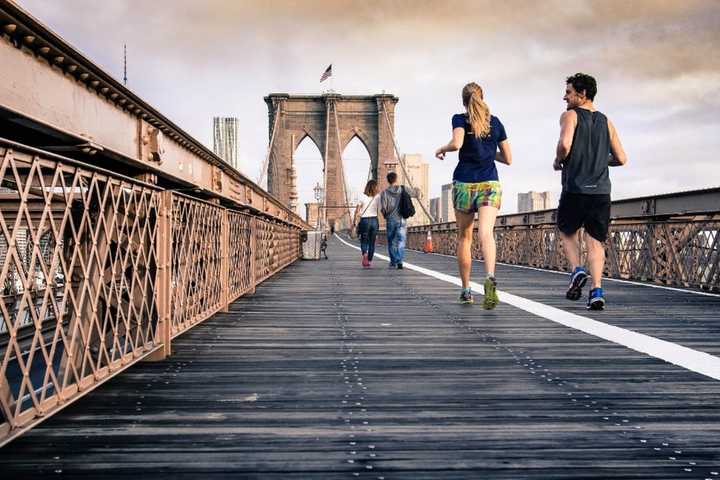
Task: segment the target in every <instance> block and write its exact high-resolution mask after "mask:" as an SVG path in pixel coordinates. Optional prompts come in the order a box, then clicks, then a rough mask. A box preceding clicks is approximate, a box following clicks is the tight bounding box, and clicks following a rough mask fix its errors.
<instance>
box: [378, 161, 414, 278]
mask: <svg viewBox="0 0 720 480" xmlns="http://www.w3.org/2000/svg"><path fill="white" fill-rule="evenodd" d="M397 180H398V176H397V173H395V172H390V173H388V174H387V181H388V184H389V185H390V186H389V187H388V188H386V189H385V190H383V192H382V193H381V194H380V211H381V212H382V214H383V216H384V217H385V221H386V223H385V231H386V233H387V246H388V255H389V256H390V268H397V269H398V270H401V269H402V268H403V257H404V255H405V239H406V238H407V222H406V221H405V218H404V217H403V216H402V214H401V211H400V204H401V197H402V195H409V194H408V192H406V191H405V187H403V186H401V185H398V184H397Z"/></svg>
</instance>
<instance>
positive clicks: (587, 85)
mask: <svg viewBox="0 0 720 480" xmlns="http://www.w3.org/2000/svg"><path fill="white" fill-rule="evenodd" d="M596 93H597V82H596V81H595V79H594V78H593V77H591V76H590V75H586V74H584V73H576V74H575V75H573V76H571V77H568V78H567V85H566V87H565V96H564V97H563V100H565V102H566V103H567V111H566V112H564V113H563V114H562V115H561V116H560V140H559V141H558V144H557V150H556V156H555V162H554V164H553V168H554V169H555V170H562V194H561V196H560V204H559V206H558V213H557V224H558V229H559V230H560V238H561V239H562V243H563V249H564V250H565V255H566V257H567V259H568V262H569V263H570V267H571V268H572V272H571V273H570V285H569V287H568V289H567V293H566V294H565V296H566V297H567V298H568V299H569V300H578V299H579V298H580V297H581V296H582V287H583V286H584V285H585V283H587V280H588V273H587V271H586V270H585V267H583V265H582V264H581V262H580V257H581V252H580V238H579V231H580V228H581V227H584V228H585V243H586V245H587V261H588V266H589V269H590V276H591V277H592V288H591V290H590V293H589V295H588V302H587V308H588V309H589V310H603V309H604V308H605V296H604V295H603V290H602V285H601V281H602V273H603V268H604V266H605V248H604V246H603V243H604V242H605V240H607V236H608V227H609V225H610V176H609V172H608V166H613V167H614V166H621V165H625V163H627V157H626V155H625V151H624V150H623V147H622V144H621V143H620V138H619V137H618V134H617V131H616V130H615V126H614V125H613V124H612V122H611V121H610V120H609V119H608V118H607V117H606V116H605V115H603V114H602V113H600V112H599V111H597V110H596V109H595V106H594V105H593V100H594V99H595V94H596Z"/></svg>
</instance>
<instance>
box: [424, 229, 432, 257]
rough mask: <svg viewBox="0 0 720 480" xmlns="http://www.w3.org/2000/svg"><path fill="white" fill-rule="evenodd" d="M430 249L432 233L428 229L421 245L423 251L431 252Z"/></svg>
mask: <svg viewBox="0 0 720 480" xmlns="http://www.w3.org/2000/svg"><path fill="white" fill-rule="evenodd" d="M432 251H433V247H432V234H430V230H428V234H427V237H426V238H425V245H423V252H425V253H432Z"/></svg>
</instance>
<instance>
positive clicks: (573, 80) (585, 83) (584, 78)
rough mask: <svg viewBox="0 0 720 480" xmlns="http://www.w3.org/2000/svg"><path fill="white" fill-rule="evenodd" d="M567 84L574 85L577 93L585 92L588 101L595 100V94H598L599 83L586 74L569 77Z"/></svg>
mask: <svg viewBox="0 0 720 480" xmlns="http://www.w3.org/2000/svg"><path fill="white" fill-rule="evenodd" d="M566 83H567V84H569V85H572V86H573V88H574V89H575V91H576V92H578V93H582V92H583V91H584V92H585V96H586V97H587V98H588V100H590V101H593V100H595V94H597V82H596V81H595V79H594V78H593V77H591V76H590V75H588V74H586V73H576V74H575V75H573V76H571V77H568V78H567V81H566Z"/></svg>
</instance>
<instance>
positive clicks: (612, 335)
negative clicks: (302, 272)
mask: <svg viewBox="0 0 720 480" xmlns="http://www.w3.org/2000/svg"><path fill="white" fill-rule="evenodd" d="M335 237H336V238H337V239H338V240H340V241H341V242H342V243H344V244H345V245H347V246H348V247H351V248H354V249H356V250H360V248H359V247H356V246H355V245H352V244H350V243H348V242H346V241H345V240H343V239H342V238H340V236H338V235H337V234H335ZM375 256H376V257H378V258H380V259H382V260H386V261H389V260H390V259H389V258H388V257H386V256H384V255H379V254H377V253H376V254H375ZM403 266H404V267H405V268H407V269H409V270H414V271H416V272H418V273H422V274H423V275H427V276H429V277H433V278H435V279H437V280H441V281H443V282H447V283H451V284H453V285H457V286H459V287H460V286H462V283H461V281H460V278H459V277H453V276H452V275H447V274H445V273H441V272H436V271H435V270H430V269H429V268H424V267H421V266H419V265H413V264H411V263H406V262H403ZM470 286H471V287H472V289H473V290H474V291H476V292H479V293H484V289H483V286H482V285H480V284H479V283H476V282H470ZM498 297H499V298H500V301H501V302H504V303H507V304H508V305H512V306H513V307H516V308H519V309H520V310H524V311H526V312H528V313H532V314H533V315H537V316H539V317H542V318H545V319H547V320H550V321H552V322H555V323H559V324H560V325H564V326H566V327H570V328H573V329H575V330H579V331H581V332H584V333H587V334H589V335H592V336H594V337H598V338H602V339H603V340H607V341H609V342H612V343H615V344H617V345H622V346H624V347H627V348H629V349H631V350H635V351H636V352H640V353H643V354H646V355H649V356H651V357H654V358H658V359H660V360H663V361H666V362H669V363H672V364H674V365H677V366H679V367H682V368H685V369H687V370H690V371H692V372H695V373H699V374H701V375H705V376H707V377H710V378H713V379H715V380H720V358H718V357H716V356H714V355H710V354H709V353H705V352H701V351H699V350H693V349H692V348H688V347H684V346H682V345H679V344H677V343H673V342H668V341H666V340H661V339H659V338H655V337H651V336H650V335H645V334H642V333H638V332H635V331H632V330H628V329H626V328H620V327H616V326H614V325H610V324H607V323H604V322H600V321H598V320H593V319H591V318H588V317H583V316H582V315H577V314H575V313H571V312H566V311H565V310H561V309H559V308H555V307H551V306H549V305H545V304H543V303H540V302H536V301H533V300H529V299H527V298H524V297H520V296H518V295H513V294H511V293H508V292H503V291H500V290H498Z"/></svg>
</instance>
